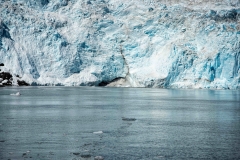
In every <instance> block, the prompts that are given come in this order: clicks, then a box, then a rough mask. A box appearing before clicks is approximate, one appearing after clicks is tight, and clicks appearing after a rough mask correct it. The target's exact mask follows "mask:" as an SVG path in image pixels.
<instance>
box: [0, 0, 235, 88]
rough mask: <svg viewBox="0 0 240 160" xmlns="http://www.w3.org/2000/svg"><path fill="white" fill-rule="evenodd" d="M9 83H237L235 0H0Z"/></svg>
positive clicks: (1, 55)
mask: <svg viewBox="0 0 240 160" xmlns="http://www.w3.org/2000/svg"><path fill="white" fill-rule="evenodd" d="M0 15H1V16H0V63H4V66H2V67H0V68H1V70H2V71H5V72H10V73H11V74H12V75H13V78H12V83H13V84H17V83H16V82H17V80H24V81H26V82H27V83H30V84H32V85H67V86H78V85H95V86H98V85H108V86H130V87H164V88H165V87H170V88H220V89H222V88H225V89H237V88H238V89H239V88H240V1H239V0H214V1H209V0H38V1H32V0H0Z"/></svg>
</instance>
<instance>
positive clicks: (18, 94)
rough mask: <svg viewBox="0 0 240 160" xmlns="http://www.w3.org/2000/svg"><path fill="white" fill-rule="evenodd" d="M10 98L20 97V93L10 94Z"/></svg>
mask: <svg viewBox="0 0 240 160" xmlns="http://www.w3.org/2000/svg"><path fill="white" fill-rule="evenodd" d="M10 95H11V96H20V95H21V93H20V92H17V93H12V94H10Z"/></svg>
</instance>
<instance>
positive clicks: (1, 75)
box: [0, 72, 12, 80]
mask: <svg viewBox="0 0 240 160" xmlns="http://www.w3.org/2000/svg"><path fill="white" fill-rule="evenodd" d="M0 78H2V79H3V80H5V79H7V80H9V79H10V78H12V75H11V74H10V73H9V72H2V73H0Z"/></svg>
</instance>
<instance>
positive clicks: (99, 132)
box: [93, 131, 103, 134]
mask: <svg viewBox="0 0 240 160" xmlns="http://www.w3.org/2000/svg"><path fill="white" fill-rule="evenodd" d="M93 134H103V131H97V132H93Z"/></svg>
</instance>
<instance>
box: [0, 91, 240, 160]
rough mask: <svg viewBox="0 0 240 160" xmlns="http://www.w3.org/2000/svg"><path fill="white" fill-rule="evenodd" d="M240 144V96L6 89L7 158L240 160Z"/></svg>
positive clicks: (0, 102) (0, 131) (0, 155)
mask: <svg viewBox="0 0 240 160" xmlns="http://www.w3.org/2000/svg"><path fill="white" fill-rule="evenodd" d="M18 91H20V92H21V94H22V95H21V96H10V94H11V93H16V92H18ZM122 117H127V118H136V119H137V120H136V121H123V120H122ZM98 131H103V133H102V134H93V132H98ZM239 144H240V91H229V90H167V89H144V88H97V87H75V88H74V87H25V88H14V87H11V88H7V87H5V88H1V89H0V159H94V157H95V156H103V157H104V158H105V160H106V159H110V160H112V159H146V160H149V159H240V153H239V150H240V145H239Z"/></svg>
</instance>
